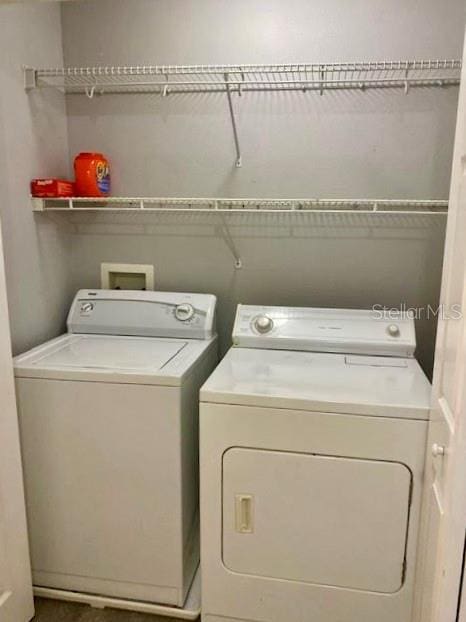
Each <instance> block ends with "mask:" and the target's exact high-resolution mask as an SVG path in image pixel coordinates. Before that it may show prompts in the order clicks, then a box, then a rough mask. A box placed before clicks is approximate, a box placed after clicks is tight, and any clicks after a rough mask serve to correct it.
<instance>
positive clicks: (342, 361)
mask: <svg viewBox="0 0 466 622" xmlns="http://www.w3.org/2000/svg"><path fill="white" fill-rule="evenodd" d="M201 401H202V402H213V403H221V404H239V405H242V406H262V407H268V408H286V409H296V410H308V411H314V412H333V413H342V414H355V415H371V416H382V417H403V418H409V419H427V418H428V412H429V405H430V384H429V381H428V380H427V378H426V377H425V375H424V372H423V371H422V369H421V368H420V366H419V363H418V362H417V361H416V360H415V359H413V358H395V357H381V356H358V355H346V354H329V353H322V352H289V351H283V350H282V351H280V350H259V349H252V348H232V349H231V350H230V351H229V352H228V353H227V355H226V356H225V358H224V359H223V360H222V361H221V363H220V365H219V366H218V367H217V369H215V371H214V372H213V374H212V375H211V376H210V378H209V379H208V380H207V382H206V383H205V384H204V386H203V387H202V388H201Z"/></svg>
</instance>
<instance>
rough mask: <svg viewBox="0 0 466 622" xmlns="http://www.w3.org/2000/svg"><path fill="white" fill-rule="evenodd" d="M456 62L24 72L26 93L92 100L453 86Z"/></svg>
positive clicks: (458, 64) (458, 68)
mask: <svg viewBox="0 0 466 622" xmlns="http://www.w3.org/2000/svg"><path fill="white" fill-rule="evenodd" d="M460 73H461V61H460V60H399V61H374V62H350V63H289V64H288V63H287V64H269V65H250V64H245V65H161V66H157V65H141V66H127V67H125V66H96V67H65V68H44V69H41V68H33V67H25V68H24V81H25V87H26V89H33V88H47V87H55V88H60V89H61V90H63V91H64V92H66V93H84V94H86V95H87V96H88V97H90V98H92V97H93V96H94V95H105V94H112V93H118V92H120V93H125V92H138V91H142V92H155V93H159V94H161V95H163V96H166V95H170V94H175V93H199V92H201V93H202V92H224V93H229V92H235V93H238V94H241V93H242V92H243V91H244V92H247V91H280V90H304V91H307V90H309V91H319V92H320V93H322V92H323V91H324V90H329V89H360V90H364V89H366V88H395V87H403V88H404V89H405V91H408V89H409V87H410V86H413V87H415V86H434V87H435V86H448V85H456V84H459V81H460Z"/></svg>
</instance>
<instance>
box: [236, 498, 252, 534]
mask: <svg viewBox="0 0 466 622" xmlns="http://www.w3.org/2000/svg"><path fill="white" fill-rule="evenodd" d="M235 528H236V531H237V532H238V533H253V531H254V497H253V496H252V495H246V494H238V495H235Z"/></svg>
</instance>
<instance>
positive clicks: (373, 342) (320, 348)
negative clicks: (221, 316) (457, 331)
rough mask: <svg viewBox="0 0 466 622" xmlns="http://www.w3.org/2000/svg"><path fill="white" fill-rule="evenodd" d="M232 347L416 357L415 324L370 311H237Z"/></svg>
mask: <svg viewBox="0 0 466 622" xmlns="http://www.w3.org/2000/svg"><path fill="white" fill-rule="evenodd" d="M233 345H234V346H236V347H245V348H267V349H281V350H303V351H314V352H339V353H343V354H365V355H381V356H402V357H411V356H414V351H415V349H416V337H415V332H414V320H413V319H412V318H409V317H406V315H403V314H402V313H401V312H400V313H395V312H394V311H392V310H391V311H390V314H389V316H387V317H386V316H385V315H384V314H383V312H382V311H376V310H372V309H367V310H366V309H321V308H312V307H260V306H251V305H239V306H238V309H237V312H236V319H235V325H234V328H233Z"/></svg>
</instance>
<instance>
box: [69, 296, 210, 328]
mask: <svg viewBox="0 0 466 622" xmlns="http://www.w3.org/2000/svg"><path fill="white" fill-rule="evenodd" d="M216 302H217V301H216V298H215V296H212V295H210V294H190V293H179V292H153V291H128V290H107V289H94V290H80V291H79V292H78V293H77V294H76V296H75V299H74V302H73V304H72V305H71V309H70V312H69V314H68V332H70V333H91V334H101V335H133V336H141V337H174V338H176V337H179V338H184V339H185V338H188V339H209V338H211V337H213V336H214V334H215V308H216Z"/></svg>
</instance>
